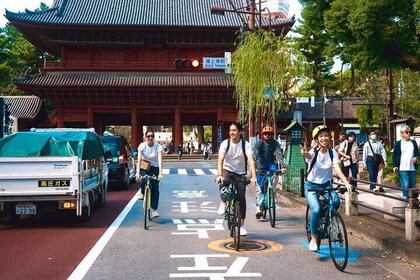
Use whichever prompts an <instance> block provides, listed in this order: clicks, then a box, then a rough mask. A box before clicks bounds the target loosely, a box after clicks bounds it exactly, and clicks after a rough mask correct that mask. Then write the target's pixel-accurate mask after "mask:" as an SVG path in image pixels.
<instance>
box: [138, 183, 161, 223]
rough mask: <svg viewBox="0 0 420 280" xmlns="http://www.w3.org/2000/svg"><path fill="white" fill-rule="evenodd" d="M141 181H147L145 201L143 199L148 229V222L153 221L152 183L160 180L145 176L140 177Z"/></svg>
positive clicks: (145, 221)
mask: <svg viewBox="0 0 420 280" xmlns="http://www.w3.org/2000/svg"><path fill="white" fill-rule="evenodd" d="M140 179H141V180H146V185H145V188H144V199H143V210H144V229H147V220H149V221H152V219H153V217H152V207H151V199H152V188H151V181H152V180H156V181H158V178H157V177H156V176H155V175H153V176H149V175H143V176H141V177H140Z"/></svg>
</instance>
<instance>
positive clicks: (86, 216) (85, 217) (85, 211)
mask: <svg viewBox="0 0 420 280" xmlns="http://www.w3.org/2000/svg"><path fill="white" fill-rule="evenodd" d="M91 212H92V207H91V206H90V195H89V199H88V204H87V205H86V206H83V207H82V216H80V217H79V218H80V221H81V222H87V221H89V220H90V215H91Z"/></svg>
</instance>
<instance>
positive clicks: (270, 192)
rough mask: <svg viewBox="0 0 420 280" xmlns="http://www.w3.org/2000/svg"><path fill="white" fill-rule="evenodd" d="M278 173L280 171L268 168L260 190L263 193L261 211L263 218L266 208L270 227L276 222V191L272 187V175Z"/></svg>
mask: <svg viewBox="0 0 420 280" xmlns="http://www.w3.org/2000/svg"><path fill="white" fill-rule="evenodd" d="M274 174H275V175H278V174H280V171H272V170H269V171H267V172H266V174H265V176H266V177H265V183H264V187H263V190H262V193H263V194H264V198H263V202H262V203H261V206H260V207H261V211H262V212H263V216H262V217H263V218H264V219H265V218H266V217H267V210H268V217H269V219H270V225H271V227H274V226H275V224H276V191H275V189H274V188H273V181H274V176H273V175H274Z"/></svg>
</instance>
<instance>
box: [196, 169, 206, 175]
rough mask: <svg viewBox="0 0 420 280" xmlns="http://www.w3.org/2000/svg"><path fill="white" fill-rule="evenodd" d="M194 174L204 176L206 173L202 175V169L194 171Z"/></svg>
mask: <svg viewBox="0 0 420 280" xmlns="http://www.w3.org/2000/svg"><path fill="white" fill-rule="evenodd" d="M194 172H195V174H197V175H205V174H206V173H204V171H203V169H194Z"/></svg>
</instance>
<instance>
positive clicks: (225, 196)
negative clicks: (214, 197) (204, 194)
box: [220, 186, 234, 201]
mask: <svg viewBox="0 0 420 280" xmlns="http://www.w3.org/2000/svg"><path fill="white" fill-rule="evenodd" d="M220 196H221V198H222V200H223V201H229V200H232V199H233V196H234V193H233V189H232V187H231V186H224V187H222V188H221V189H220Z"/></svg>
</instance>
